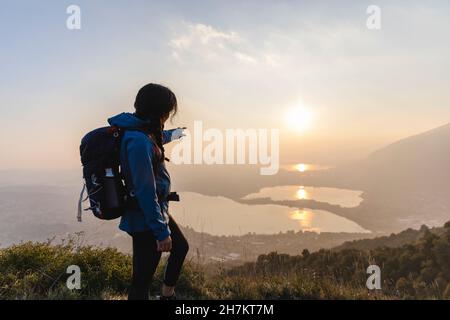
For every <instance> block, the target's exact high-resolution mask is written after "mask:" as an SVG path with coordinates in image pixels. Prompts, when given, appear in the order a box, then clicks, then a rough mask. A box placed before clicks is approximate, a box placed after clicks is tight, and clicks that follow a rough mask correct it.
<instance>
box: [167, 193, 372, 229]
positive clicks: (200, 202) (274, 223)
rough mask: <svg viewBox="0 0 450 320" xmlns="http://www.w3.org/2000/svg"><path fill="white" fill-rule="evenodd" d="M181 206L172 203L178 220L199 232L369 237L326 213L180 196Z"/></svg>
mask: <svg viewBox="0 0 450 320" xmlns="http://www.w3.org/2000/svg"><path fill="white" fill-rule="evenodd" d="M180 197H181V202H171V204H170V208H171V209H170V211H171V214H172V215H173V216H174V217H175V220H176V221H177V222H178V223H179V224H181V225H183V226H190V227H192V228H193V229H194V230H196V231H198V232H206V233H209V234H212V235H243V234H247V233H249V232H254V233H258V234H276V233H279V232H286V231H289V230H293V231H315V232H356V233H368V232H369V231H367V230H365V229H364V228H362V227H361V226H359V225H358V224H357V223H355V222H353V221H351V220H348V219H346V218H343V217H340V216H338V215H336V214H334V213H331V212H328V211H325V210H315V209H306V208H305V209H297V208H291V207H287V206H282V205H275V204H270V205H248V204H242V203H239V202H236V201H233V200H231V199H228V198H225V197H216V196H206V195H202V194H199V193H194V192H180Z"/></svg>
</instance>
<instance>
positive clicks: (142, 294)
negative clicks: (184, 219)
mask: <svg viewBox="0 0 450 320" xmlns="http://www.w3.org/2000/svg"><path fill="white" fill-rule="evenodd" d="M169 228H170V231H171V235H170V236H171V237H172V250H170V255H169V258H168V260H167V265H166V268H165V272H164V284H165V285H167V286H174V285H175V283H176V282H177V280H178V277H179V276H180V272H181V267H182V265H183V262H184V258H185V257H186V254H187V252H188V250H189V244H188V242H187V240H186V238H185V237H184V235H183V233H182V232H181V230H180V228H179V227H178V225H177V223H176V222H175V220H174V219H173V218H172V216H170V215H169ZM130 235H131V237H132V238H133V280H132V283H131V288H130V292H129V294H128V299H129V300H148V298H149V296H148V291H149V288H150V283H151V281H152V279H153V275H154V274H155V271H156V267H157V266H158V263H159V260H160V259H161V252H159V251H157V250H156V248H157V246H156V238H155V236H154V235H153V233H152V232H151V231H145V232H136V233H130Z"/></svg>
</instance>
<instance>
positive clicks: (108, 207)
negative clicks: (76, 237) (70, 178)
mask: <svg viewBox="0 0 450 320" xmlns="http://www.w3.org/2000/svg"><path fill="white" fill-rule="evenodd" d="M122 136H123V129H121V128H118V127H103V128H98V129H95V130H93V131H91V132H89V133H88V134H86V135H85V136H84V137H83V139H82V140H81V145H80V156H81V164H82V165H83V178H84V181H85V184H84V186H83V190H82V191H81V194H80V199H79V201H78V215H77V218H78V221H81V212H82V210H83V209H82V204H83V202H85V201H87V200H89V203H90V207H89V208H87V209H84V210H85V211H86V210H91V211H92V213H93V214H94V215H95V216H96V217H97V218H99V219H103V220H112V219H116V218H119V217H120V216H122V215H123V214H124V212H125V207H126V201H127V192H126V187H125V184H124V181H123V178H122V173H121V171H120V143H121V138H122ZM85 191H86V192H87V197H86V198H85V199H83V194H84V192H85Z"/></svg>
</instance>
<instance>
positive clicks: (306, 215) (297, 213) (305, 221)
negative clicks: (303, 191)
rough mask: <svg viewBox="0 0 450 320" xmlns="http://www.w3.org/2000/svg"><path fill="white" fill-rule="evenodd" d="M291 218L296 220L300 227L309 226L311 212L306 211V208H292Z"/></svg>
mask: <svg viewBox="0 0 450 320" xmlns="http://www.w3.org/2000/svg"><path fill="white" fill-rule="evenodd" d="M291 219H293V220H298V221H299V222H300V225H301V226H302V227H304V228H309V227H311V221H312V219H313V213H312V212H311V211H307V210H294V211H293V212H292V213H291Z"/></svg>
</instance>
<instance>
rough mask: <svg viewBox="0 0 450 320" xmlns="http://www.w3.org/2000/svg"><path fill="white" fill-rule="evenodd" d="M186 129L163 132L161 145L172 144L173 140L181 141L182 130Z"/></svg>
mask: <svg viewBox="0 0 450 320" xmlns="http://www.w3.org/2000/svg"><path fill="white" fill-rule="evenodd" d="M184 129H186V127H183V128H176V129H170V130H163V144H166V143H169V142H172V141H174V140H178V139H181V138H182V137H184V136H185V134H184V133H183V130H184Z"/></svg>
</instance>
